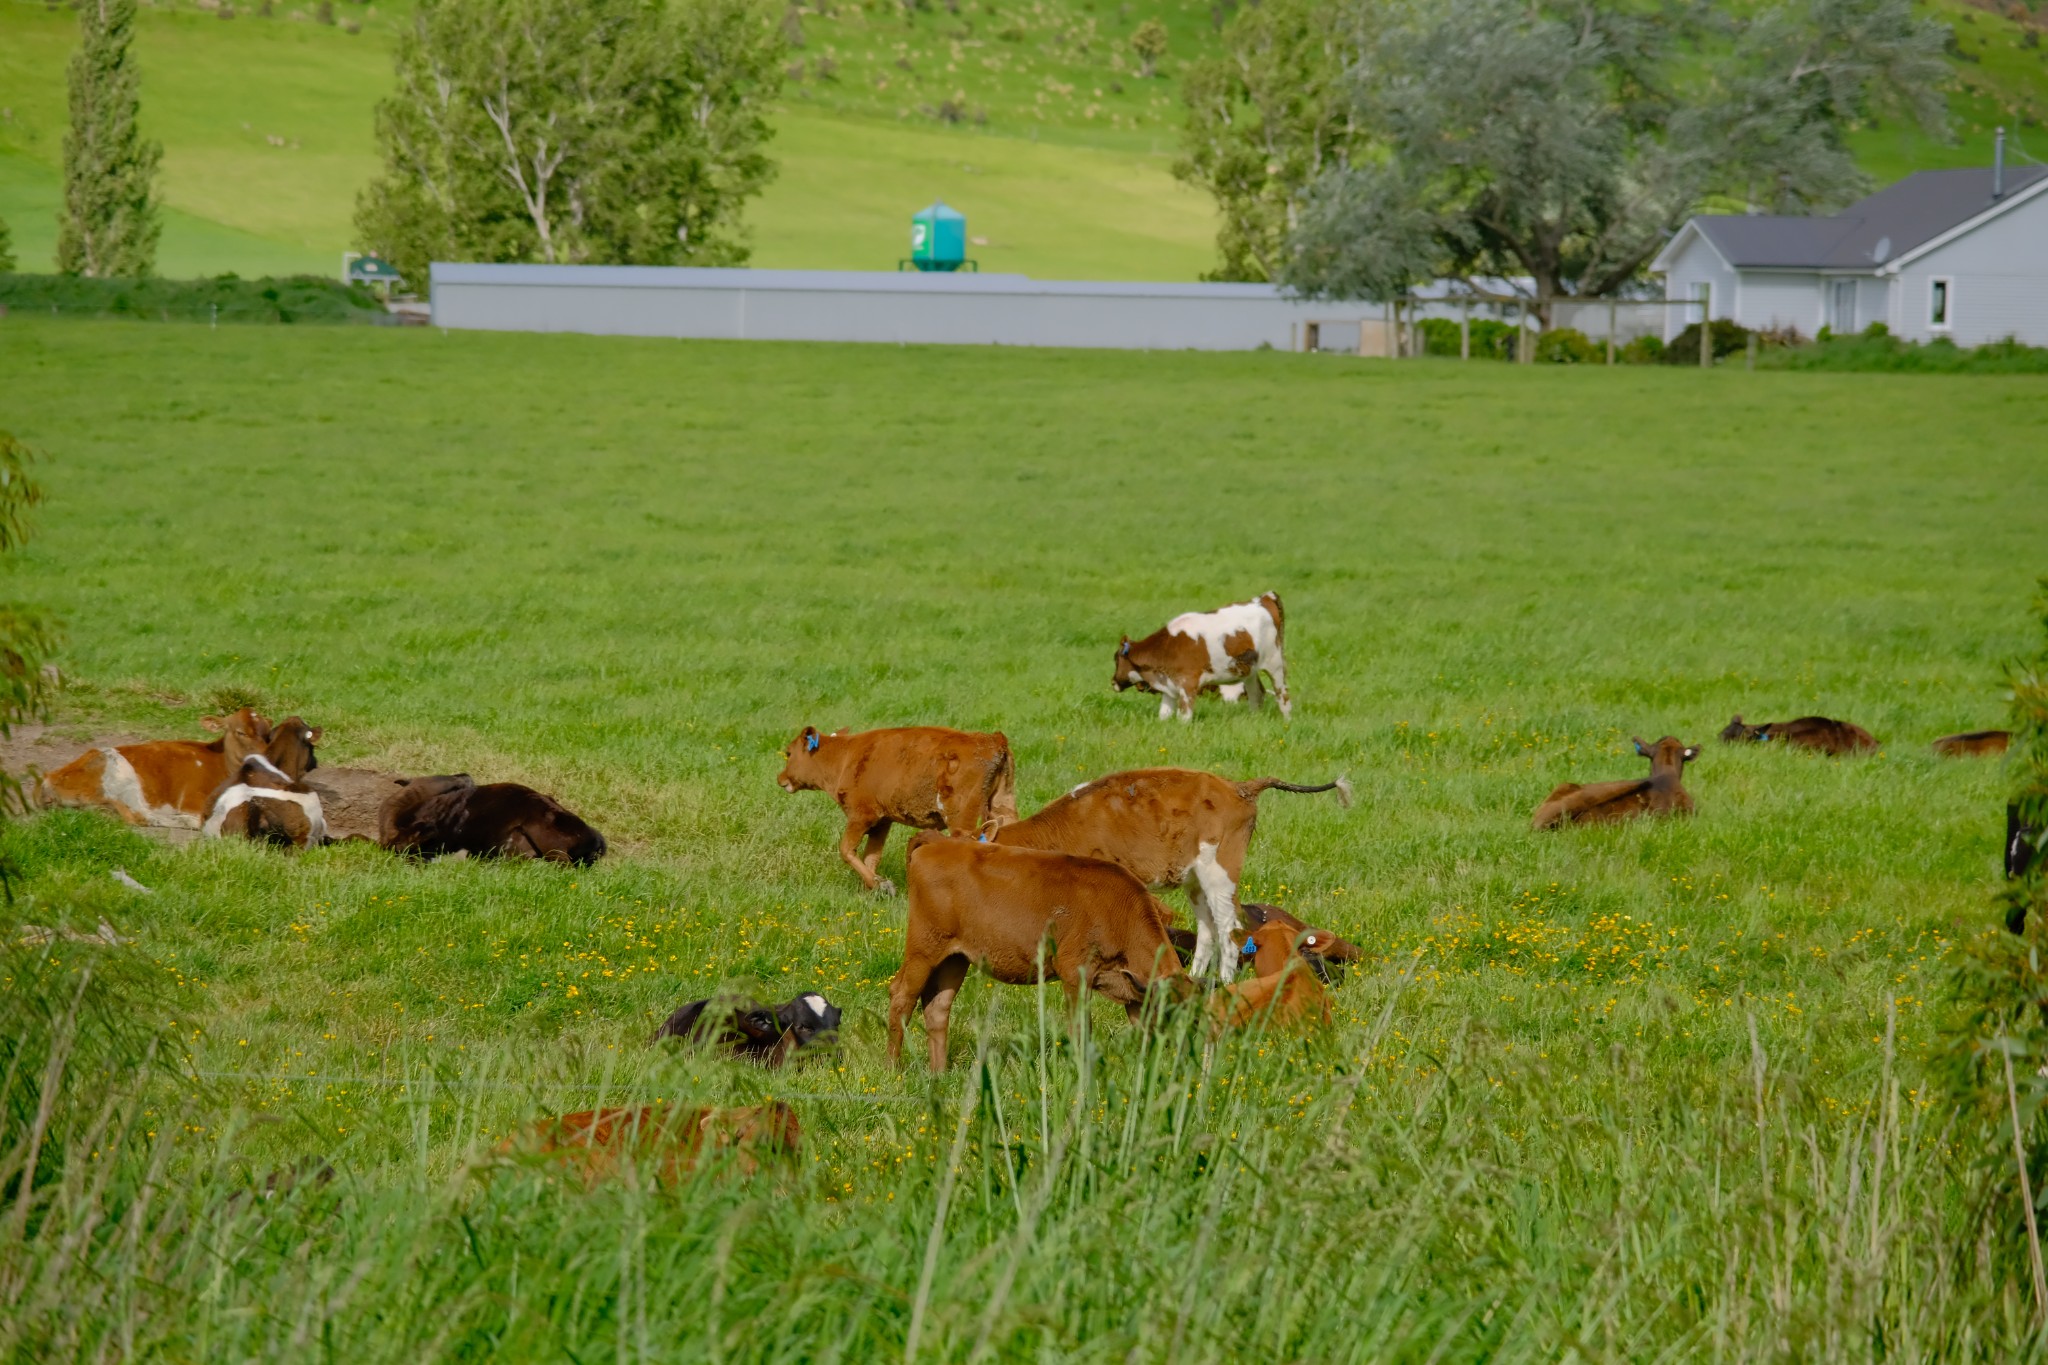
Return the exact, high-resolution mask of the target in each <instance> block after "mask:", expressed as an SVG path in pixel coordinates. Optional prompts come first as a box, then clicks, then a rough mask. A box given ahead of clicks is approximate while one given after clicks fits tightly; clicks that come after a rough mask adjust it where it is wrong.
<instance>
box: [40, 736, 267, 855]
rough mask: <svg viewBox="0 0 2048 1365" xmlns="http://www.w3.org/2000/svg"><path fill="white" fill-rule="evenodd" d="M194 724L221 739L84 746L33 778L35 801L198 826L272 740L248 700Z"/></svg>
mask: <svg viewBox="0 0 2048 1365" xmlns="http://www.w3.org/2000/svg"><path fill="white" fill-rule="evenodd" d="M199 724H200V727H201V728H202V729H206V730H212V731H215V732H217V733H218V734H219V735H220V738H219V739H216V740H212V741H209V742H205V743H202V742H200V741H198V740H189V739H160V740H154V741H151V742H150V743H147V744H124V745H122V746H120V747H119V748H99V749H88V750H86V751H85V752H84V753H82V754H80V755H79V756H78V757H77V758H74V759H72V760H71V761H70V762H69V763H66V764H65V765H64V766H63V767H61V768H59V769H57V771H55V772H53V773H50V774H48V775H46V776H45V777H44V778H43V779H42V780H41V781H40V782H38V783H37V784H36V800H37V803H38V804H39V805H42V806H45V807H52V806H79V807H84V808H86V809H89V810H104V811H109V812H111V813H113V814H115V815H118V816H120V817H121V818H122V819H123V820H125V821H127V822H128V823H129V824H131V825H153V826H156V827H158V828H164V829H198V828H200V827H201V826H202V825H204V824H205V822H206V812H207V809H208V805H209V802H210V801H211V800H212V798H213V794H214V793H215V792H217V791H219V790H220V787H221V784H222V783H224V782H226V781H227V780H228V776H229V774H231V773H233V772H235V771H236V770H238V769H239V768H240V767H241V766H242V760H243V759H245V758H247V757H248V756H249V755H250V754H253V753H258V752H260V751H261V750H262V748H263V746H264V745H265V744H266V743H268V742H269V740H270V722H269V721H267V720H265V719H264V718H263V717H262V716H259V715H257V714H256V713H255V712H254V711H252V710H250V709H249V708H248V707H246V706H245V707H243V708H242V709H241V710H239V711H236V712H234V713H232V714H230V715H228V716H225V717H223V716H207V717H205V718H204V719H202V720H201V721H200V722H199Z"/></svg>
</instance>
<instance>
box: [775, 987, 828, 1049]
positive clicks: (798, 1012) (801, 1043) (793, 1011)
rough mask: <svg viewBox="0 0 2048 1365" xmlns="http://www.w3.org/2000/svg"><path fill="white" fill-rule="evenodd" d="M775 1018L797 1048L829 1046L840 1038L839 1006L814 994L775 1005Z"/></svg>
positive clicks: (800, 996)
mask: <svg viewBox="0 0 2048 1365" xmlns="http://www.w3.org/2000/svg"><path fill="white" fill-rule="evenodd" d="M775 1019H776V1022H777V1023H779V1024H780V1025H781V1026H782V1029H783V1031H784V1032H786V1033H788V1034H789V1036H790V1037H791V1039H792V1040H794V1042H795V1043H796V1045H797V1046H798V1047H809V1046H810V1045H811V1044H812V1043H814V1042H820V1043H829V1042H831V1041H832V1040H833V1039H835V1038H837V1037H838V1036H839V1006H837V1005H835V1004H833V1003H832V1002H831V1001H830V1000H827V999H826V998H825V997H824V996H822V995H819V994H818V993H817V992H815V991H813V992H810V993H808V994H805V995H799V996H798V997H797V998H796V999H794V1000H792V1001H790V1002H789V1003H788V1004H785V1005H778V1006H776V1007H775Z"/></svg>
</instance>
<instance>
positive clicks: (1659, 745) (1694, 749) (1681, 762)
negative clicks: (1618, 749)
mask: <svg viewBox="0 0 2048 1365" xmlns="http://www.w3.org/2000/svg"><path fill="white" fill-rule="evenodd" d="M1630 738H1631V739H1634V738H1635V737H1634V736H1630ZM1635 745H1636V752H1637V753H1639V754H1641V755H1642V756H1643V757H1644V758H1647V759H1649V760H1650V771H1651V772H1653V773H1663V772H1672V773H1675V772H1677V771H1679V770H1680V769H1681V768H1683V767H1684V766H1685V765H1686V764H1688V763H1690V762H1692V761H1693V760H1694V759H1696V758H1698V757H1699V756H1700V751H1699V748H1698V746H1696V745H1691V744H1687V743H1686V742H1685V741H1683V740H1681V739H1678V738H1676V737H1675V736H1672V735H1666V736H1664V737H1663V738H1662V739H1660V740H1658V741H1657V742H1656V743H1655V744H1645V743H1643V742H1642V740H1640V739H1636V740H1635Z"/></svg>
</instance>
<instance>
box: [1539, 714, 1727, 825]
mask: <svg viewBox="0 0 2048 1365" xmlns="http://www.w3.org/2000/svg"><path fill="white" fill-rule="evenodd" d="M1635 746H1636V752H1637V753H1639V754H1641V755H1642V756H1643V757H1644V758H1647V759H1649V760H1650V775H1649V776H1648V777H1644V778H1637V779H1636V780H1635V781H1633V782H1594V783H1591V784H1589V785H1587V786H1580V785H1579V784H1578V783H1576V782H1560V783H1559V784H1558V785H1557V788H1556V789H1555V790H1554V791H1552V792H1551V793H1550V795H1548V796H1546V797H1544V798H1543V804H1542V805H1540V806H1538V807H1537V808H1536V814H1535V816H1534V817H1533V818H1532V819H1531V820H1530V822H1529V825H1530V828H1532V829H1550V828H1553V827H1554V826H1557V825H1566V824H1580V825H1589V824H1596V823H1599V822H1602V821H1609V820H1633V819H1634V818H1635V817H1637V816H1639V815H1691V814H1692V794H1691V793H1690V792H1688V791H1686V789H1685V765H1686V764H1688V763H1690V762H1692V761H1693V760H1694V759H1695V758H1698V757H1699V753H1700V751H1699V750H1698V749H1697V748H1690V747H1688V746H1686V745H1685V744H1683V743H1681V742H1680V741H1679V740H1676V739H1674V738H1672V737H1671V736H1670V735H1666V736H1664V737H1663V738H1662V739H1660V740H1658V741H1657V743H1656V744H1655V745H1654V746H1651V745H1648V744H1645V743H1643V742H1642V741H1641V740H1640V739H1639V740H1636V741H1635Z"/></svg>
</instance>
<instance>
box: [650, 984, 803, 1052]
mask: <svg viewBox="0 0 2048 1365" xmlns="http://www.w3.org/2000/svg"><path fill="white" fill-rule="evenodd" d="M838 1033H839V1006H837V1005H835V1004H833V1003H832V1002H831V1001H830V1000H827V999H826V998H825V997H824V996H822V995H819V994H817V993H816V992H811V993H809V994H806V995H799V996H797V997H796V998H795V999H794V1000H791V1001H788V1002H787V1003H785V1004H781V1005H777V1006H775V1007H774V1008H773V1009H771V1008H769V1007H768V1006H766V1005H763V1004H761V1003H760V1002H758V1001H755V1000H744V999H737V998H725V999H710V1000H692V1001H691V1002H690V1003H689V1004H687V1005H684V1006H683V1007H682V1008H680V1009H678V1010H677V1011H676V1012H675V1013H674V1014H671V1015H670V1016H669V1017H668V1018H667V1019H666V1020H664V1021H663V1022H662V1025H661V1027H660V1028H658V1029H656V1030H655V1031H654V1038H653V1039H652V1041H654V1042H657V1043H658V1042H660V1041H661V1040H662V1039H664V1038H682V1039H685V1040H686V1041H688V1042H691V1043H695V1044H698V1045H699V1046H707V1047H718V1048H721V1049H724V1050H725V1051H726V1052H727V1053H729V1054H730V1055H731V1057H732V1058H733V1060H735V1061H747V1062H758V1063H760V1064H761V1065H762V1066H765V1067H767V1068H769V1069H770V1070H774V1069H775V1068H777V1067H780V1066H781V1065H782V1064H783V1063H784V1062H786V1061H788V1060H789V1056H790V1054H791V1053H792V1052H797V1051H800V1050H801V1049H803V1048H806V1047H809V1046H811V1045H812V1044H813V1043H826V1042H829V1041H830V1040H831V1039H833V1038H834V1037H836V1036H837V1035H838Z"/></svg>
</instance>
